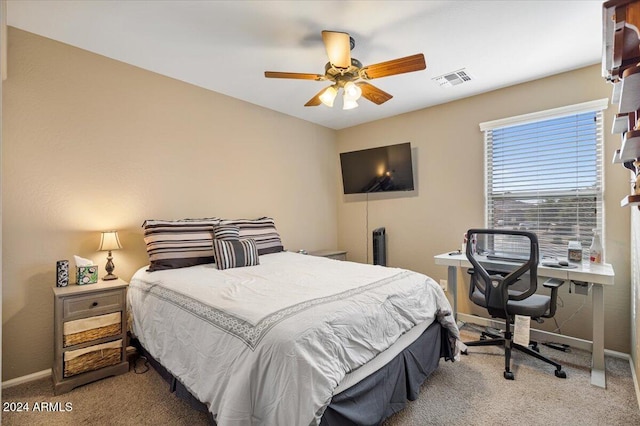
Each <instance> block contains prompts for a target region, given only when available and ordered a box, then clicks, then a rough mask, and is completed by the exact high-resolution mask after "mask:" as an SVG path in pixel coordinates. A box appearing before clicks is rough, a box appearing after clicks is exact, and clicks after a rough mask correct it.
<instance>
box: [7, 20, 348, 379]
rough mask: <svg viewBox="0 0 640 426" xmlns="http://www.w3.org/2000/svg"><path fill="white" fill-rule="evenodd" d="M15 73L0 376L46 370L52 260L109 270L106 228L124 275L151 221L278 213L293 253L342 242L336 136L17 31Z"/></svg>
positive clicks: (140, 258)
mask: <svg viewBox="0 0 640 426" xmlns="http://www.w3.org/2000/svg"><path fill="white" fill-rule="evenodd" d="M167 60H170V58H167ZM9 76H10V77H9V79H7V80H6V81H5V82H4V86H3V91H4V93H3V99H2V102H3V135H2V136H3V146H2V182H3V188H2V198H3V200H2V201H3V207H4V212H3V218H2V229H3V235H2V237H3V238H2V240H3V241H2V243H3V267H4V269H3V273H2V281H3V287H2V301H3V306H2V326H3V330H2V331H3V332H2V350H3V356H2V361H3V364H2V366H3V368H2V373H3V374H2V379H3V380H8V379H12V378H15V377H19V376H23V375H26V374H30V373H34V372H37V371H41V370H44V369H47V368H50V367H51V362H52V359H53V355H52V354H53V352H52V346H53V335H52V332H53V327H52V324H51V322H52V319H53V304H52V292H51V287H52V286H53V285H55V262H56V260H59V259H70V258H72V257H73V255H74V254H77V255H80V256H84V257H88V258H91V259H93V260H94V261H95V262H97V263H98V264H99V265H100V267H101V269H102V268H103V266H104V264H105V262H106V260H105V259H106V256H105V253H100V252H96V248H97V246H98V243H99V231H101V230H105V229H111V228H113V229H117V230H119V231H120V237H121V241H122V244H123V246H124V249H123V250H119V251H117V252H114V262H115V264H116V271H115V272H116V273H117V274H118V275H120V276H121V277H123V278H125V279H129V278H130V277H131V275H132V274H133V273H134V272H135V270H137V269H138V268H139V267H141V266H143V265H145V264H146V261H147V259H146V252H145V250H144V242H143V240H142V234H141V228H140V225H141V224H142V222H143V221H144V220H145V219H147V218H163V219H172V218H184V217H203V216H213V215H217V216H224V217H256V216H260V215H269V216H273V217H274V218H275V220H276V225H277V226H278V229H279V231H280V233H281V235H282V238H283V242H284V244H285V247H286V248H289V249H299V248H302V247H304V248H306V249H320V248H333V247H335V246H336V234H337V231H336V226H337V211H336V202H335V200H336V198H337V196H338V188H337V187H336V184H335V174H336V166H337V165H336V161H335V159H336V146H335V138H336V134H335V132H334V131H332V130H329V129H326V128H324V127H321V126H317V125H314V124H310V123H308V122H305V121H302V120H298V119H295V118H292V117H289V116H285V115H282V114H279V113H277V112H274V111H270V110H268V109H264V108H260V107H257V106H255V105H252V104H248V103H246V102H242V101H239V100H236V99H232V98H229V97H226V96H223V95H220V94H217V93H214V92H210V91H207V90H204V89H201V88H197V87H195V86H191V85H188V84H185V83H183V82H180V81H176V80H172V79H170V78H166V77H163V76H160V75H157V74H153V73H151V72H148V71H144V70H141V69H139V68H135V67H132V66H129V65H126V64H123V63H120V62H117V61H113V60H110V59H107V58H104V57H102V56H98V55H95V54H91V53H89V52H86V51H83V50H80V49H76V48H73V47H70V46H67V45H64V44H61V43H58V42H54V41H51V40H48V39H45V38H42V37H39V36H36V35H33V34H30V33H26V32H22V31H19V30H16V29H13V28H11V29H10V33H9ZM101 272H103V270H101Z"/></svg>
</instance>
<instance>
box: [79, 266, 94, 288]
mask: <svg viewBox="0 0 640 426" xmlns="http://www.w3.org/2000/svg"><path fill="white" fill-rule="evenodd" d="M76 279H77V283H78V285H84V284H95V283H97V282H98V265H89V266H78V267H77V268H76Z"/></svg>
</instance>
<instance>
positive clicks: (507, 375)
mask: <svg viewBox="0 0 640 426" xmlns="http://www.w3.org/2000/svg"><path fill="white" fill-rule="evenodd" d="M562 373H564V371H563V372H562ZM504 378H505V379H507V380H514V379H515V377H514V375H513V373H512V372H511V371H505V372H504Z"/></svg>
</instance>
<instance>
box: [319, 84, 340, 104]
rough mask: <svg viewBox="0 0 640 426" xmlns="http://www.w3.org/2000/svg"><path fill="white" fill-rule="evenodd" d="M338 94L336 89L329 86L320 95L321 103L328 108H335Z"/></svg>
mask: <svg viewBox="0 0 640 426" xmlns="http://www.w3.org/2000/svg"><path fill="white" fill-rule="evenodd" d="M337 94H338V91H337V90H336V88H335V87H333V86H329V87H327V89H326V90H325V91H324V92H322V94H321V95H320V102H322V103H323V104H325V105H326V106H328V107H332V106H333V101H334V99H335V98H336V95H337Z"/></svg>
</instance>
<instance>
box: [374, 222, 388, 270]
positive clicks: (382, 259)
mask: <svg viewBox="0 0 640 426" xmlns="http://www.w3.org/2000/svg"><path fill="white" fill-rule="evenodd" d="M373 264H374V265H381V266H387V236H386V234H385V230H384V228H376V229H374V230H373Z"/></svg>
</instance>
